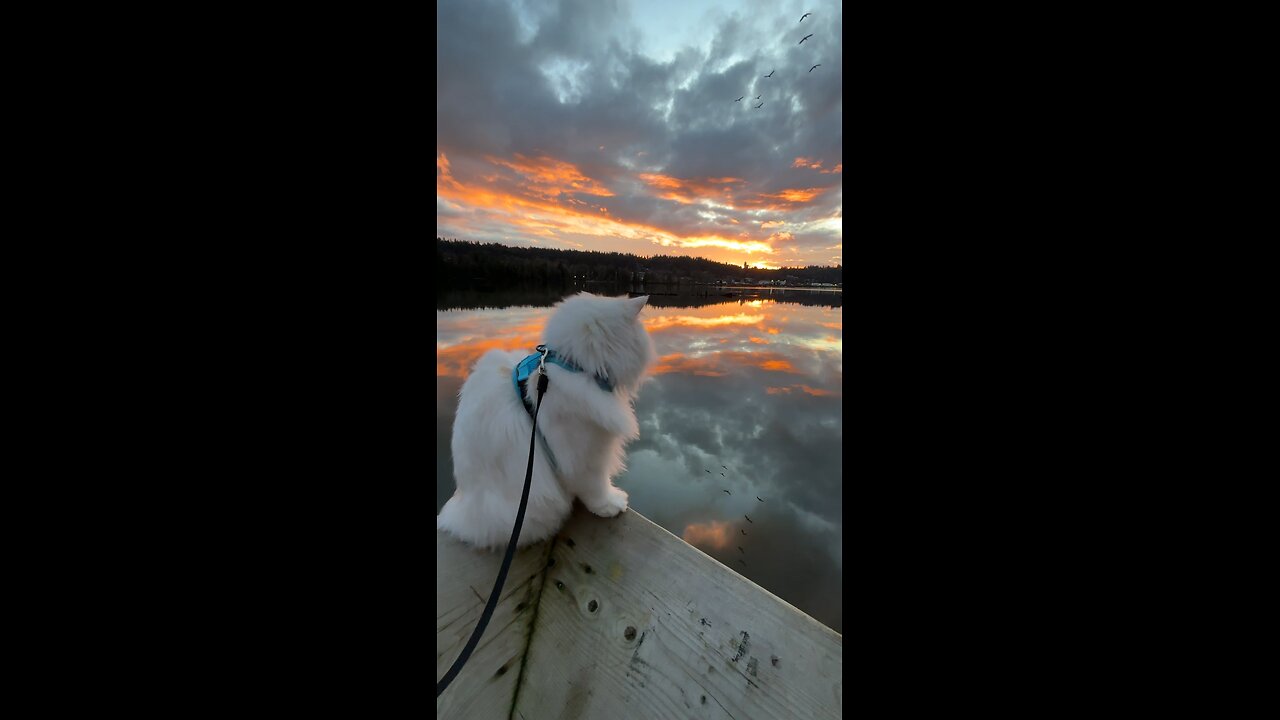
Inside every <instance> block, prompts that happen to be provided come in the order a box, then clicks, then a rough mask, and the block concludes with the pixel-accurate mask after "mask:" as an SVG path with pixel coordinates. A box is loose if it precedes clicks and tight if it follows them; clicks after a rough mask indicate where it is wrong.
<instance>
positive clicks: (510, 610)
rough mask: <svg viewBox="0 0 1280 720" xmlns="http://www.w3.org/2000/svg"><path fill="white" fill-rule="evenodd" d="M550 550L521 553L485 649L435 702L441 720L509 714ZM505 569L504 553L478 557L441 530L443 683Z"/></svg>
mask: <svg viewBox="0 0 1280 720" xmlns="http://www.w3.org/2000/svg"><path fill="white" fill-rule="evenodd" d="M550 546H551V544H550V543H549V542H541V543H537V544H535V545H530V546H529V547H527V548H524V549H523V550H520V551H519V552H517V553H516V556H515V557H514V558H513V559H512V561H511V570H510V571H509V572H508V574H507V582H506V584H505V585H504V586H503V588H502V599H501V600H499V601H498V606H497V607H496V608H494V611H493V618H492V619H490V620H489V627H488V628H486V629H485V631H484V635H483V636H482V637H481V638H480V644H479V645H477V646H476V649H475V652H473V653H472V654H471V659H470V660H468V661H467V664H466V665H465V666H464V667H463V668H462V672H460V673H458V676H457V677H456V678H454V680H453V683H452V684H451V685H449V688H448V689H447V690H445V691H444V694H443V695H441V696H440V697H438V698H436V717H438V718H451V719H452V718H461V719H466V718H476V719H480V718H483V719H485V720H488V719H490V718H506V717H508V716H509V715H510V713H511V707H512V703H513V702H514V700H515V690H516V683H517V680H518V678H519V677H520V671H521V669H522V667H523V662H524V656H525V648H526V647H527V646H528V637H529V624H530V623H531V622H532V619H533V616H534V611H535V608H536V606H537V599H538V593H539V591H540V589H541V587H542V580H543V571H544V570H545V569H546V565H547V553H548V551H549V550H550ZM504 552H505V548H504ZM501 565H502V553H498V552H487V551H482V550H476V549H474V548H472V547H470V546H468V545H466V544H464V543H460V542H458V541H457V540H455V539H453V538H451V537H449V536H448V535H446V534H444V533H443V532H440V531H439V530H437V531H436V681H437V682H439V681H440V678H441V677H443V676H444V674H445V673H446V672H448V670H449V667H450V666H451V665H453V661H454V659H455V658H457V657H458V654H459V653H461V652H462V648H463V646H464V645H466V644H467V640H468V639H469V638H470V637H471V632H472V631H473V630H475V627H476V623H477V622H478V621H479V620H480V614H481V613H482V612H483V611H484V606H485V603H486V602H488V600H489V593H490V592H492V591H493V583H494V580H496V579H497V577H498V568H499V567H500V566H501Z"/></svg>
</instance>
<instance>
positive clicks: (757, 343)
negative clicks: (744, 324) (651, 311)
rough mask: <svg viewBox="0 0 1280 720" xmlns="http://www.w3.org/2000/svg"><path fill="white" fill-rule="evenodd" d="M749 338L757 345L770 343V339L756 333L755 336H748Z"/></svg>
mask: <svg viewBox="0 0 1280 720" xmlns="http://www.w3.org/2000/svg"><path fill="white" fill-rule="evenodd" d="M747 339H748V340H750V341H751V342H753V343H755V344H756V345H768V344H769V341H768V340H765V339H764V338H758V337H755V336H754V335H753V336H751V337H749V338H747Z"/></svg>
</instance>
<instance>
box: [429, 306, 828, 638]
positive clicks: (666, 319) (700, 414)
mask: <svg viewBox="0 0 1280 720" xmlns="http://www.w3.org/2000/svg"><path fill="white" fill-rule="evenodd" d="M806 300H808V298H806ZM708 301H709V300H708V299H701V298H699V299H696V300H694V301H693V302H704V303H705V302H708ZM651 302H652V303H653V304H652V305H651V306H650V307H647V308H646V309H645V310H644V313H643V314H642V318H643V319H644V322H645V325H646V327H647V328H648V329H649V332H650V334H651V335H652V337H653V340H654V344H655V346H656V347H657V350H658V355H659V357H660V360H659V362H658V365H657V366H656V368H655V373H654V375H653V376H652V377H651V378H650V379H649V380H648V381H647V382H646V383H645V385H644V387H643V388H642V389H641V390H640V394H639V399H638V401H637V404H636V414H637V416H638V418H639V420H640V439H638V440H636V441H635V442H633V443H632V444H631V445H629V446H628V452H627V464H628V469H627V471H626V472H624V473H623V474H622V475H621V476H619V477H618V478H617V483H618V485H619V486H621V487H622V488H624V489H625V490H626V491H627V492H628V493H630V495H631V505H632V507H634V508H635V509H636V510H637V511H639V512H641V513H643V514H644V515H645V516H646V517H648V518H650V519H651V520H653V521H654V522H656V523H658V524H659V525H662V526H663V527H665V528H667V529H668V530H669V531H671V532H672V533H674V534H675V535H677V536H680V537H682V538H683V539H684V540H685V541H686V542H688V543H690V544H692V545H694V546H695V547H697V548H699V549H700V550H702V551H703V552H705V553H707V554H708V555H710V556H712V557H714V558H716V559H717V560H719V561H720V562H722V563H724V564H726V565H730V566H731V567H732V568H733V569H734V570H735V571H736V572H739V573H741V574H743V575H745V576H746V577H748V578H750V579H751V580H752V581H754V582H755V583H757V584H759V585H761V586H762V587H764V588H766V589H767V590H769V591H770V592H772V593H774V594H775V595H778V596H779V597H781V598H782V599H784V600H786V601H787V602H789V603H791V604H792V605H795V606H796V607H798V608H800V609H801V610H803V611H804V612H806V613H808V614H809V615H812V616H813V617H815V618H817V619H818V620H819V621H821V622H823V623H825V624H827V625H829V626H830V627H832V628H833V629H835V630H836V631H838V632H839V631H842V627H843V618H842V616H841V609H840V598H841V577H842V575H843V557H842V553H841V539H842V537H843V517H842V511H841V500H842V497H843V487H842V484H841V469H842V456H841V437H842V416H841V406H840V401H841V396H842V390H841V387H842V382H843V346H842V308H841V307H825V306H822V305H812V304H805V305H801V304H796V303H793V302H778V301H776V300H774V299H770V298H759V299H755V300H749V301H732V302H716V303H714V304H703V305H701V306H698V307H676V306H671V305H669V303H674V302H680V300H679V299H678V298H665V297H658V296H654V297H653V298H652V299H651ZM836 304H838V301H837V303H836ZM662 305H668V306H665V307H664V306H662ZM549 313H550V308H548V307H509V308H504V309H477V310H448V311H437V313H436V420H437V425H436V427H437V428H438V429H437V473H438V475H437V477H438V480H437V487H436V510H437V512H438V511H439V509H440V507H441V506H442V505H443V503H444V501H445V500H447V499H448V498H449V496H450V495H451V494H452V492H453V467H452V461H451V459H450V458H449V444H450V433H451V432H452V424H453V414H454V412H455V411H456V408H457V394H458V390H459V389H460V388H461V386H462V381H463V379H464V378H465V377H466V373H467V371H468V370H469V369H470V367H471V365H472V364H473V363H474V362H475V361H476V359H478V358H479V357H480V355H482V354H483V353H484V352H485V351H487V350H488V349H490V348H494V347H499V348H510V349H529V350H530V352H532V348H533V346H535V345H537V344H538V343H539V342H540V340H541V337H540V332H541V328H542V326H543V324H544V323H545V321H546V317H547V315H548V314H549ZM722 466H726V467H727V469H726V468H725V467H722ZM707 470H711V472H710V473H708V472H706V471H707ZM722 472H723V473H724V476H723V477H722V476H721V474H720V473H722ZM724 490H729V492H730V493H732V494H726V493H725V492H724ZM757 496H758V497H759V498H763V499H764V502H761V501H760V500H757ZM746 515H750V516H751V519H752V521H753V522H747V520H746V519H745V516H746ZM743 530H745V531H746V534H745V535H744V534H743V533H742V531H743ZM739 546H740V547H742V549H743V550H742V551H739V550H738V547H739ZM738 558H743V559H745V560H746V565H745V566H744V565H743V564H742V563H738V562H735V561H736V560H737V559H738Z"/></svg>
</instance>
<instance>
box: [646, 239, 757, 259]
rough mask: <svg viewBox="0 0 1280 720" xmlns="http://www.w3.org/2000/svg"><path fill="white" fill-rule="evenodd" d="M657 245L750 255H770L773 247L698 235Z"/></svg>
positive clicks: (755, 241) (661, 241)
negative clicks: (727, 250) (712, 249)
mask: <svg viewBox="0 0 1280 720" xmlns="http://www.w3.org/2000/svg"><path fill="white" fill-rule="evenodd" d="M656 242H657V243H658V244H659V245H663V246H667V247H670V246H672V245H674V246H676V247H686V248H699V247H720V248H727V249H729V250H734V251H737V252H744V253H747V254H748V255H750V254H751V253H772V252H773V246H772V245H769V244H768V243H763V242H760V241H759V240H731V239H729V238H725V237H720V236H719V235H699V236H696V237H683V238H682V237H675V236H671V237H667V238H661V239H659V240H657V241H656Z"/></svg>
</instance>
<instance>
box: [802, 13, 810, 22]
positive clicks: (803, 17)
mask: <svg viewBox="0 0 1280 720" xmlns="http://www.w3.org/2000/svg"><path fill="white" fill-rule="evenodd" d="M812 14H813V13H805V14H803V15H801V16H800V22H804V19H805V18H807V17H809V16H810V15H812Z"/></svg>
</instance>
